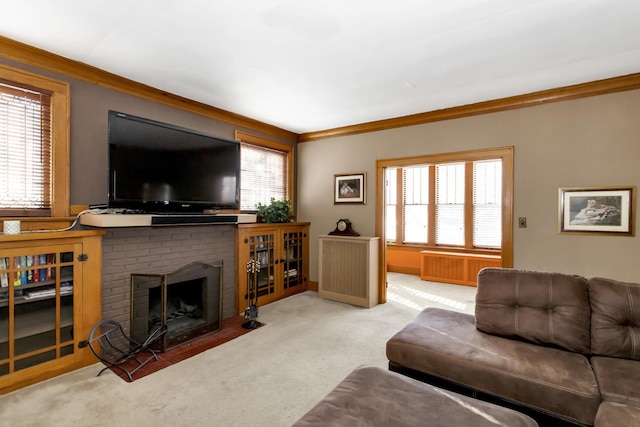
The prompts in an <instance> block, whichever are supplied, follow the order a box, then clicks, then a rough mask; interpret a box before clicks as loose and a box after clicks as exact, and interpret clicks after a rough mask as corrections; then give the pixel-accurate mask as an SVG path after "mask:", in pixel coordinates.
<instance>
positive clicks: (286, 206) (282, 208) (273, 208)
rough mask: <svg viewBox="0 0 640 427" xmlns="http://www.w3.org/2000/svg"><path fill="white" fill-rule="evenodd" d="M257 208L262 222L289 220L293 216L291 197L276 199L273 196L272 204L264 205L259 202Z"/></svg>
mask: <svg viewBox="0 0 640 427" xmlns="http://www.w3.org/2000/svg"><path fill="white" fill-rule="evenodd" d="M256 208H258V216H259V217H260V218H261V219H262V222H268V223H271V222H289V221H291V217H292V216H293V215H292V208H291V200H289V199H283V200H276V199H275V198H274V197H272V198H271V203H270V204H268V205H263V204H262V203H258V204H257V205H256Z"/></svg>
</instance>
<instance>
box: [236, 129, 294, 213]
mask: <svg viewBox="0 0 640 427" xmlns="http://www.w3.org/2000/svg"><path fill="white" fill-rule="evenodd" d="M235 139H236V141H240V142H246V143H248V144H253V145H259V146H261V147H266V148H270V149H272V150H278V151H282V152H286V153H287V168H288V172H287V196H286V197H287V198H288V199H289V200H291V205H292V207H293V210H294V214H295V206H296V204H295V200H294V191H293V185H294V177H295V161H294V155H293V150H294V147H293V146H292V145H288V144H284V143H281V142H277V141H273V140H271V139H267V138H263V137H261V136H257V135H253V134H250V133H247V132H243V131H240V130H236V131H235Z"/></svg>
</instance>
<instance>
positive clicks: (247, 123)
mask: <svg viewBox="0 0 640 427" xmlns="http://www.w3.org/2000/svg"><path fill="white" fill-rule="evenodd" d="M0 56H2V57H4V58H7V59H10V60H13V61H17V62H20V63H23V64H27V65H31V66H34V67H38V68H42V69H46V70H49V71H53V72H55V73H59V74H62V75H64V76H68V77H72V78H77V79H79V80H83V81H86V82H89V83H92V84H95V85H97V86H102V87H105V88H108V89H112V90H116V91H118V92H122V93H126V94H129V95H134V96H136V97H139V98H143V99H146V100H148V101H152V102H157V103H159V104H164V105H167V106H170V107H173V108H178V109H181V110H184V111H188V112H191V113H195V114H199V115H201V116H205V117H209V118H212V119H215V120H220V121H224V122H227V123H231V124H233V125H237V126H241V127H244V128H247V129H250V130H253V131H258V132H261V133H265V134H267V135H271V136H275V137H277V138H281V139H283V140H285V141H290V142H295V141H296V140H297V134H295V133H293V132H290V131H287V130H284V129H281V128H278V127H276V126H272V125H268V124H266V123H263V122H260V121H258V120H254V119H251V118H249V117H245V116H242V115H240V114H235V113H231V112H229V111H226V110H222V109H220V108H216V107H212V106H210V105H206V104H204V103H201V102H197V101H194V100H191V99H188V98H184V97H181V96H178V95H174V94H172V93H169V92H165V91H163V90H160V89H156V88H154V87H151V86H148V85H145V84H142V83H138V82H136V81H133V80H129V79H127V78H124V77H121V76H118V75H115V74H113V73H109V72H107V71H104V70H101V69H99V68H96V67H93V66H91V65H87V64H84V63H82V62H78V61H74V60H72V59H68V58H65V57H63V56H60V55H56V54H54V53H51V52H47V51H45V50H42V49H38V48H36V47H33V46H29V45H26V44H24V43H20V42H17V41H15V40H11V39H8V38H6V37H3V36H0Z"/></svg>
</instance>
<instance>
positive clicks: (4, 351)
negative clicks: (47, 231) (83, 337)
mask: <svg viewBox="0 0 640 427" xmlns="http://www.w3.org/2000/svg"><path fill="white" fill-rule="evenodd" d="M39 249H41V250H39ZM55 249H58V248H55ZM18 252H20V253H19V254H18ZM74 253H76V250H75V249H74V246H73V245H69V246H60V247H59V250H52V248H51V247H50V246H49V247H46V248H30V249H25V250H22V251H11V252H9V251H6V252H3V253H1V254H0V375H7V374H10V373H13V372H17V371H21V370H23V369H26V368H30V367H32V366H36V365H39V364H41V363H44V362H48V361H51V360H56V359H59V358H61V357H64V356H67V355H70V354H73V353H74V340H73V320H74V286H73V283H74V274H75V272H74V268H75V265H74Z"/></svg>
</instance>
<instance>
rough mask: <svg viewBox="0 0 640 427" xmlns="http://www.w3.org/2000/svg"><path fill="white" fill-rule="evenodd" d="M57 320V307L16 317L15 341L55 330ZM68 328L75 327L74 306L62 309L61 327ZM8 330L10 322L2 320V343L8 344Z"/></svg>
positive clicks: (0, 336)
mask: <svg viewBox="0 0 640 427" xmlns="http://www.w3.org/2000/svg"><path fill="white" fill-rule="evenodd" d="M55 318H56V312H55V307H50V308H47V309H41V310H38V311H36V312H33V313H22V314H18V315H16V317H15V320H14V321H15V324H16V331H15V334H14V339H16V340H19V339H21V338H27V337H30V336H33V335H38V334H41V333H43V332H49V331H53V330H55ZM52 320H53V321H52ZM68 326H73V306H65V305H63V306H62V307H60V327H61V328H66V327H68ZM8 330H9V320H8V319H1V318H0V343H5V342H7V340H8V337H7V336H6V335H5V334H6V331H8Z"/></svg>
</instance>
